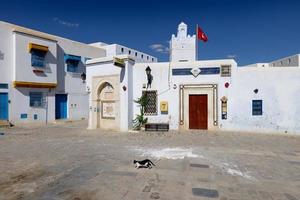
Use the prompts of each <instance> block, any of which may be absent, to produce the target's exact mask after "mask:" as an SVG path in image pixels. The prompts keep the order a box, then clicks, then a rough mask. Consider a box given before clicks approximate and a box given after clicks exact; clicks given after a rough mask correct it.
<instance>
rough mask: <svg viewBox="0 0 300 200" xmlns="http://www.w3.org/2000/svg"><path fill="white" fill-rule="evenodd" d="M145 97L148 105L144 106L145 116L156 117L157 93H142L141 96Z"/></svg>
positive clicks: (152, 91) (149, 91)
mask: <svg viewBox="0 0 300 200" xmlns="http://www.w3.org/2000/svg"><path fill="white" fill-rule="evenodd" d="M144 94H146V95H147V99H148V104H147V105H146V106H145V110H144V113H145V115H157V91H156V90H148V91H143V95H144Z"/></svg>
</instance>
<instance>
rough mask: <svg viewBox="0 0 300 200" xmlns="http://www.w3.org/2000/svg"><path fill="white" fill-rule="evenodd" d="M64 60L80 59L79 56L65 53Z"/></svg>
mask: <svg viewBox="0 0 300 200" xmlns="http://www.w3.org/2000/svg"><path fill="white" fill-rule="evenodd" d="M64 59H65V61H67V60H73V61H78V62H79V61H81V56H75V55H71V54H65V56H64Z"/></svg>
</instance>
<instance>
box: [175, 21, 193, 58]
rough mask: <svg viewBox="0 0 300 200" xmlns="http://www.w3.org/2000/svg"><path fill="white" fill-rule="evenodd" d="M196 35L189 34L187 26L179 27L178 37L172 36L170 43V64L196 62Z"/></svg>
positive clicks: (180, 25)
mask: <svg viewBox="0 0 300 200" xmlns="http://www.w3.org/2000/svg"><path fill="white" fill-rule="evenodd" d="M196 42H197V41H196V35H193V36H190V35H188V34H187V25H186V24H185V23H184V22H181V23H180V24H179V25H178V30H177V36H175V35H174V34H173V35H172V38H171V42H170V62H186V61H195V60H196Z"/></svg>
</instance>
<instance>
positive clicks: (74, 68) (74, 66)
mask: <svg viewBox="0 0 300 200" xmlns="http://www.w3.org/2000/svg"><path fill="white" fill-rule="evenodd" d="M78 63H79V62H78V61H76V60H67V71H68V72H78Z"/></svg>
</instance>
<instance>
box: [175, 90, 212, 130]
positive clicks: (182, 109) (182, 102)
mask: <svg viewBox="0 0 300 200" xmlns="http://www.w3.org/2000/svg"><path fill="white" fill-rule="evenodd" d="M189 93H192V94H208V109H209V112H208V130H210V129H217V128H218V101H217V99H218V85H217V84H182V85H179V128H180V129H184V130H189V128H188V127H189V123H188V117H189V116H188V115H187V112H186V111H188V103H189V102H188V99H187V96H188V94H189Z"/></svg>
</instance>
